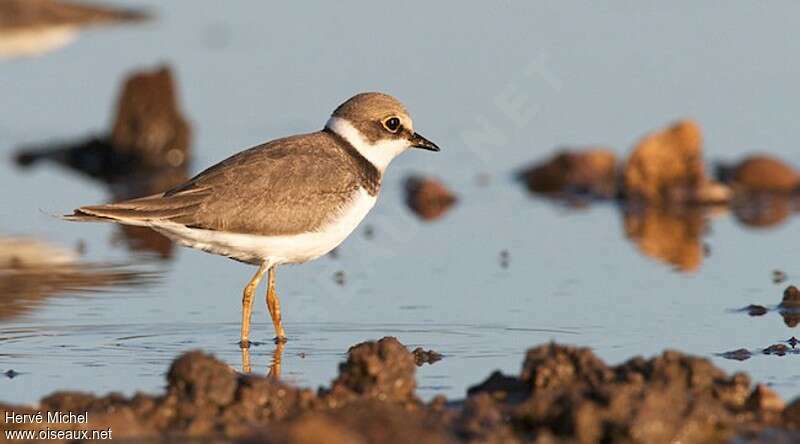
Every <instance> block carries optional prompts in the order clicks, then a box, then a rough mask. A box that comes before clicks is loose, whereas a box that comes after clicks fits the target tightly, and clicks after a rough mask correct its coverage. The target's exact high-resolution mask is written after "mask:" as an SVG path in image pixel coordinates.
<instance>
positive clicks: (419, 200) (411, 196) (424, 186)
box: [406, 176, 458, 220]
mask: <svg viewBox="0 0 800 444" xmlns="http://www.w3.org/2000/svg"><path fill="white" fill-rule="evenodd" d="M457 200H458V199H457V198H456V196H455V195H454V194H453V193H451V192H450V190H448V189H447V188H446V187H445V186H444V184H442V183H441V182H439V181H438V180H436V179H431V178H423V177H418V176H412V177H409V178H407V179H406V204H407V205H408V207H409V208H411V210H412V211H414V213H415V214H416V215H417V216H419V217H420V218H421V219H423V220H435V219H438V218H440V217H442V215H444V213H446V212H447V210H449V209H450V207H452V206H453V205H454V204H455V203H456V201H457Z"/></svg>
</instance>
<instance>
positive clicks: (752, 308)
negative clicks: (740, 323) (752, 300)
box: [744, 304, 767, 316]
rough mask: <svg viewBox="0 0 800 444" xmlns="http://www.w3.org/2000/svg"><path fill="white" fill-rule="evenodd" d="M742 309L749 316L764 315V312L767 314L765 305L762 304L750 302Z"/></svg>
mask: <svg viewBox="0 0 800 444" xmlns="http://www.w3.org/2000/svg"><path fill="white" fill-rule="evenodd" d="M744 310H745V311H746V312H747V314H749V315H750V316H764V315H765V314H767V307H765V306H763V305H754V304H750V305H748V306H747V307H745V308H744Z"/></svg>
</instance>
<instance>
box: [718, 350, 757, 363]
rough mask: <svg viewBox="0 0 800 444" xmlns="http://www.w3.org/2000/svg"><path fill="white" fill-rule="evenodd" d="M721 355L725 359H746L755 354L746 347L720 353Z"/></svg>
mask: <svg viewBox="0 0 800 444" xmlns="http://www.w3.org/2000/svg"><path fill="white" fill-rule="evenodd" d="M720 356H721V357H723V358H725V359H733V360H734V361H746V360H748V359H750V358H751V357H752V356H753V353H751V352H750V350H748V349H746V348H737V349H736V350H731V351H726V352H724V353H720Z"/></svg>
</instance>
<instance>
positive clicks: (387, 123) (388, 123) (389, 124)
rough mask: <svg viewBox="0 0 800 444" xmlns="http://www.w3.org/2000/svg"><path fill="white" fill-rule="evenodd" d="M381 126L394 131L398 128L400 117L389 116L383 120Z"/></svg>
mask: <svg viewBox="0 0 800 444" xmlns="http://www.w3.org/2000/svg"><path fill="white" fill-rule="evenodd" d="M383 127H384V128H386V130H387V131H389V132H391V133H396V132H397V130H399V129H400V119H398V118H397V117H389V118H388V119H385V120H384V121H383Z"/></svg>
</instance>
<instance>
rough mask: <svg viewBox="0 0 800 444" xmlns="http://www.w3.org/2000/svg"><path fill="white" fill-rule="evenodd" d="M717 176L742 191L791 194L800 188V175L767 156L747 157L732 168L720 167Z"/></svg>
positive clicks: (784, 164) (779, 161)
mask: <svg viewBox="0 0 800 444" xmlns="http://www.w3.org/2000/svg"><path fill="white" fill-rule="evenodd" d="M717 175H718V176H719V178H720V180H723V181H726V182H728V183H730V185H731V186H733V187H734V188H735V189H737V190H740V191H748V192H770V193H790V192H792V191H795V190H797V189H798V187H800V173H798V172H797V171H796V170H795V169H794V168H792V167H791V166H789V165H787V164H786V163H785V162H783V161H782V160H780V159H777V158H775V157H772V156H767V155H755V156H750V157H747V158H745V159H743V160H742V161H741V162H739V163H738V164H736V165H734V166H732V167H727V166H724V165H720V166H719V167H718V168H717Z"/></svg>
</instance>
